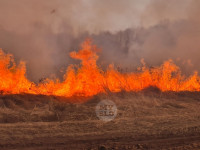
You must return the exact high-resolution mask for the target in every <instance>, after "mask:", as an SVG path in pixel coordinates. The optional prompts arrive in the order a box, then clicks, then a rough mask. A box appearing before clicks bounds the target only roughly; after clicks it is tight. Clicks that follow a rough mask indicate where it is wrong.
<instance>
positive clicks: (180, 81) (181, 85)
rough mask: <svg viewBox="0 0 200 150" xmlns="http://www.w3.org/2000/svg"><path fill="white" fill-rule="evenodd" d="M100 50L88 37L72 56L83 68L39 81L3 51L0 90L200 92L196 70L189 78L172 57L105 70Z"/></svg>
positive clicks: (84, 93) (89, 93) (87, 93)
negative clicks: (100, 62) (154, 63)
mask: <svg viewBox="0 0 200 150" xmlns="http://www.w3.org/2000/svg"><path fill="white" fill-rule="evenodd" d="M97 51H99V50H98V49H97V47H96V46H95V45H92V43H91V40H89V39H88V40H86V41H85V42H83V44H82V49H81V50H79V52H71V53H70V56H71V57H72V58H74V59H79V60H81V67H79V68H76V67H75V66H74V65H70V66H69V67H68V68H67V71H66V73H65V75H64V79H63V81H60V80H59V79H56V80H50V79H46V80H45V82H43V83H40V84H36V83H33V82H31V81H29V80H28V79H27V78H26V67H25V63H24V62H20V63H19V65H16V63H15V61H14V59H13V56H12V55H11V54H5V53H4V52H3V51H2V50H0V82H1V84H0V91H1V93H2V94H19V93H30V94H43V95H56V96H65V97H71V96H85V97H87V96H93V95H96V94H98V93H107V92H108V91H110V92H120V91H122V90H125V91H140V90H142V89H144V88H147V87H149V86H156V87H158V88H159V89H160V90H161V91H176V92H178V91H200V82H199V79H200V77H199V76H198V75H197V72H195V73H194V74H193V75H192V76H190V77H188V78H186V77H185V76H183V75H181V71H180V69H179V67H177V66H176V65H175V64H174V63H173V61H172V60H169V61H166V62H164V63H163V64H162V65H161V66H159V67H155V68H147V67H146V66H145V64H144V65H143V67H142V68H141V69H140V71H137V72H132V73H121V72H119V71H117V70H116V69H114V67H113V66H112V65H109V67H108V68H107V70H106V71H103V70H102V69H100V68H99V67H98V66H97V64H96V61H97V59H98V56H97Z"/></svg>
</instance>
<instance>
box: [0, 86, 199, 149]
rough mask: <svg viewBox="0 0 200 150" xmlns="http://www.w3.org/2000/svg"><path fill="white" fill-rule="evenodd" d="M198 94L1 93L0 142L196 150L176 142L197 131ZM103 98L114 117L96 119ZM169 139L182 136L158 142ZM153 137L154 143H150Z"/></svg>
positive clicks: (36, 146) (5, 144) (7, 144)
mask: <svg viewBox="0 0 200 150" xmlns="http://www.w3.org/2000/svg"><path fill="white" fill-rule="evenodd" d="M199 94H200V93H191V92H181V93H174V92H168V93H162V92H160V91H159V90H157V89H155V88H149V89H146V90H144V91H142V92H138V93H127V92H121V93H115V94H113V93H110V94H109V95H104V94H100V95H97V96H94V97H92V98H89V101H87V102H85V103H69V101H71V99H66V98H61V97H54V96H42V95H5V96H0V122H1V124H0V133H1V137H0V146H1V147H2V148H3V147H4V148H5V149H7V148H15V147H18V148H20V149H23V148H25V149H27V148H29V149H31V148H33V149H39V148H41V149H43V148H44V149H46V148H48V147H54V148H55V147H56V148H57V149H59V147H60V149H62V148H63V149H64V146H67V147H68V148H69V147H70V149H76V148H77V147H79V148H82V149H101V148H102V149H103V148H107V149H109V148H113V149H117V148H118V149H145V148H153V149H155V148H158V149H160V148H168V147H172V148H177V149H180V148H183V147H184V148H185V147H187V149H190V148H195V147H196V148H198V147H199V146H200V145H199V144H198V142H196V141H195V139H194V140H193V141H192V142H190V143H189V144H188V143H187V142H184V143H185V145H184V143H183V142H178V141H181V140H183V137H188V136H189V137H190V139H192V138H191V136H192V137H195V136H197V137H198V136H199V135H200V110H199V108H200V107H199V106H200V96H199ZM76 99H78V98H76ZM81 99H82V98H81ZM102 99H110V100H112V101H114V102H115V104H116V106H117V108H118V114H117V117H116V118H115V119H114V120H112V121H110V122H103V121H101V120H98V118H97V117H96V114H95V106H96V105H97V103H98V102H99V101H100V100H102ZM171 138H180V139H179V140H172V141H171V142H175V141H177V143H175V144H172V145H170V144H169V145H167V144H166V142H164V143H162V141H161V142H160V143H161V144H159V143H157V142H156V139H171ZM151 139H155V141H153V142H149V140H151ZM134 141H135V142H134ZM141 141H147V142H141ZM187 141H188V139H187ZM138 143H140V144H138ZM156 143H157V144H156ZM159 146H160V147H159ZM65 148H66V147H65Z"/></svg>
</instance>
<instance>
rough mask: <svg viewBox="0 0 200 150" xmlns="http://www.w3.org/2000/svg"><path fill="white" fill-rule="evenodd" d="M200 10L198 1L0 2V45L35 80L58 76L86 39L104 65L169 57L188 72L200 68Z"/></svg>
mask: <svg viewBox="0 0 200 150" xmlns="http://www.w3.org/2000/svg"><path fill="white" fill-rule="evenodd" d="M199 8H200V2H199V1H198V0H176V1H174V0H169V1H163V0H140V1H138V0H126V1H124V0H101V1H98V0H79V1H63V0H43V1H40V0H29V1H26V0H18V1H15V0H9V1H8V0H0V20H1V23H0V47H1V48H2V49H3V50H4V51H6V52H9V53H12V54H13V55H14V57H15V58H16V59H17V61H19V60H24V61H26V63H27V75H28V78H29V79H31V80H33V81H38V80H39V79H40V78H43V77H49V76H50V75H51V74H55V76H58V77H61V76H62V75H63V72H62V70H63V71H65V69H66V67H67V66H68V65H69V64H70V63H77V61H75V60H72V59H71V58H70V57H69V52H70V51H72V50H78V49H79V45H80V43H81V42H83V40H84V39H85V38H87V37H91V38H92V39H93V41H94V43H95V44H97V46H98V47H100V48H101V49H102V52H101V53H100V59H99V61H98V63H100V64H101V65H102V66H106V65H107V64H109V63H115V64H116V65H118V66H122V67H123V68H135V67H136V66H138V65H139V64H140V60H141V59H142V58H144V60H145V62H146V63H147V65H149V66H154V65H160V64H161V63H162V62H163V61H165V60H168V59H173V60H174V61H175V62H176V63H177V64H178V65H180V66H181V67H182V69H184V71H185V72H191V71H194V70H199V53H200V51H199V50H200V45H199V44H198V42H199V40H200V19H199V17H198V14H199V10H200V9H199ZM199 71H200V70H199Z"/></svg>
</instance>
